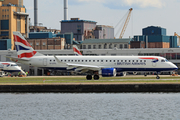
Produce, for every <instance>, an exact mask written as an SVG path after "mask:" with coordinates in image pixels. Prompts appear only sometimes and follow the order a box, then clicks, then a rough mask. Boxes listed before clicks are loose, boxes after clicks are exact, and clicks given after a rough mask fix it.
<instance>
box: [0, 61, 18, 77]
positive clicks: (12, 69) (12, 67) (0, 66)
mask: <svg viewBox="0 0 180 120" xmlns="http://www.w3.org/2000/svg"><path fill="white" fill-rule="evenodd" d="M0 70H1V71H4V72H9V73H12V74H13V73H16V72H21V68H20V67H19V66H18V65H17V64H16V63H13V62H0ZM12 76H13V75H12Z"/></svg>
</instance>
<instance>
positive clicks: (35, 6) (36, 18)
mask: <svg viewBox="0 0 180 120" xmlns="http://www.w3.org/2000/svg"><path fill="white" fill-rule="evenodd" d="M34 26H38V0H34Z"/></svg>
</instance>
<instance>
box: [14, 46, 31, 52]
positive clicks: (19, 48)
mask: <svg viewBox="0 0 180 120" xmlns="http://www.w3.org/2000/svg"><path fill="white" fill-rule="evenodd" d="M16 50H17V51H19V50H30V49H28V48H25V47H23V46H21V45H16Z"/></svg>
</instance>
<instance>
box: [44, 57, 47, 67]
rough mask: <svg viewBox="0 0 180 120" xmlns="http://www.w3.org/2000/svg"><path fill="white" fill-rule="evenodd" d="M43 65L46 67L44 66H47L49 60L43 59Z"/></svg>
mask: <svg viewBox="0 0 180 120" xmlns="http://www.w3.org/2000/svg"><path fill="white" fill-rule="evenodd" d="M43 65H44V66H47V58H44V59H43Z"/></svg>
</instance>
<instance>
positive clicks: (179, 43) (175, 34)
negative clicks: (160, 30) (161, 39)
mask: <svg viewBox="0 0 180 120" xmlns="http://www.w3.org/2000/svg"><path fill="white" fill-rule="evenodd" d="M174 36H177V37H178V38H179V41H178V45H180V36H179V35H178V34H177V33H176V32H175V33H174Z"/></svg>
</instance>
